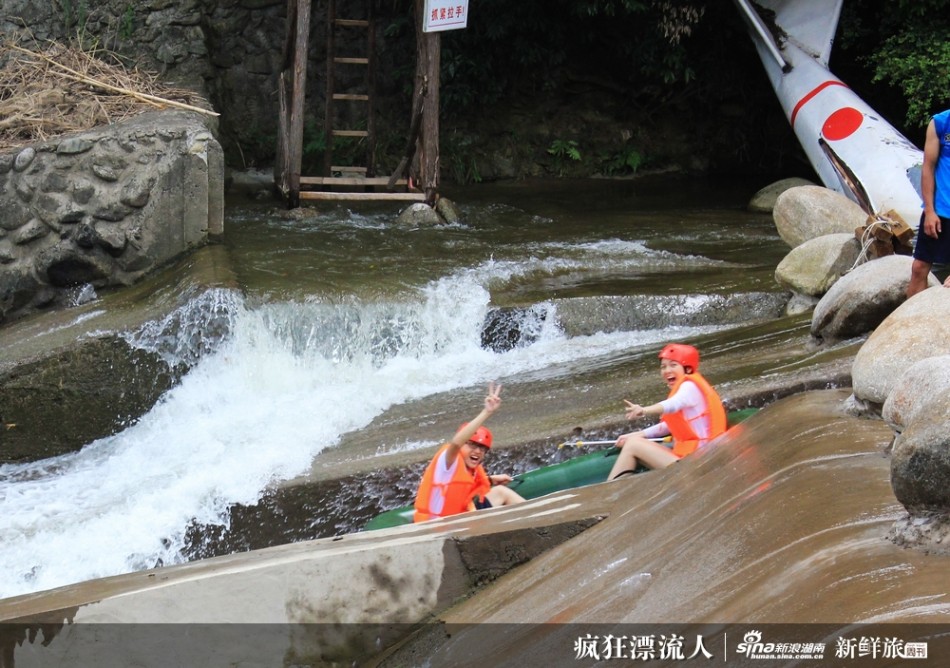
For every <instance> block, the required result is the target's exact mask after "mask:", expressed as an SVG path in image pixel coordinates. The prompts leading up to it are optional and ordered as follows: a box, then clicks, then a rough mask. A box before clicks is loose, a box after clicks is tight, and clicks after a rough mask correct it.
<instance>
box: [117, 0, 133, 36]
mask: <svg viewBox="0 0 950 668" xmlns="http://www.w3.org/2000/svg"><path fill="white" fill-rule="evenodd" d="M134 18H135V7H133V6H132V3H131V2H130V3H129V4H127V5H126V6H125V11H124V12H123V13H122V19H121V21H120V23H119V39H120V40H122V41H126V42H127V41H128V40H130V39H132V32H133V30H134V27H133V19H134Z"/></svg>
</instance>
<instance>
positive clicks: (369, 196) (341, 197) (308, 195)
mask: <svg viewBox="0 0 950 668" xmlns="http://www.w3.org/2000/svg"><path fill="white" fill-rule="evenodd" d="M425 198H426V196H425V194H423V193H330V192H323V191H318V190H303V191H301V192H300V199H301V200H324V201H329V200H336V201H348V200H364V201H368V200H377V201H386V200H389V201H415V202H424V201H425Z"/></svg>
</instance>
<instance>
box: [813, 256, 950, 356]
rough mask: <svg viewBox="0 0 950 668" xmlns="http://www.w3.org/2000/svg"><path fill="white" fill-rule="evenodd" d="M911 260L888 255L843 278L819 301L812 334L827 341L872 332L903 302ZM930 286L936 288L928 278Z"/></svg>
mask: <svg viewBox="0 0 950 668" xmlns="http://www.w3.org/2000/svg"><path fill="white" fill-rule="evenodd" d="M912 263H913V259H912V258H910V257H907V256H905V255H887V256H885V257H882V258H878V259H876V260H872V261H870V262H865V263H864V264H862V265H859V266H858V267H857V268H856V269H854V270H853V271H851V272H850V273H848V274H845V275H844V276H842V277H841V278H840V279H839V280H838V281H837V282H836V283H835V284H834V285H832V286H831V288H830V289H829V290H828V292H827V293H826V294H825V296H824V297H822V298H821V301H819V302H818V305H817V306H816V307H815V312H814V314H813V315H812V319H811V334H812V336H814V337H815V338H817V339H821V340H823V341H826V342H832V341H840V340H842V339H849V338H852V337H855V336H861V335H863V334H867V333H868V332H871V331H873V330H874V328H875V327H877V326H878V325H880V324H881V322H883V320H884V318H886V317H887V316H888V315H890V314H891V313H892V312H893V311H894V309H896V308H897V307H898V306H900V305H901V304H903V303H904V300H905V299H906V292H907V283H908V281H909V279H910V266H911V264H912ZM930 284H931V285H939V282H938V281H937V279H936V277H934V276H932V275H931V277H930Z"/></svg>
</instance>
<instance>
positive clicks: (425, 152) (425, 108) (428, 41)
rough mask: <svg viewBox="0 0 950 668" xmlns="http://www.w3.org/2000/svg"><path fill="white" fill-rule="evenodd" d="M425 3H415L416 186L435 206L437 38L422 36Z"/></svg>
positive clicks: (433, 35)
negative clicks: (420, 101)
mask: <svg viewBox="0 0 950 668" xmlns="http://www.w3.org/2000/svg"><path fill="white" fill-rule="evenodd" d="M424 13H425V2H424V0H416V85H415V89H416V91H424V93H423V94H424V96H425V101H424V103H423V105H422V129H421V134H420V137H419V175H418V177H417V180H418V182H419V183H418V185H419V187H420V188H421V189H422V191H423V192H424V193H425V198H426V202H427V203H428V204H429V205H430V206H433V205H435V200H436V196H437V195H438V190H439V67H440V61H441V47H442V43H441V41H440V35H439V33H438V32H430V33H424V32H422V25H423V22H424V21H425V15H424Z"/></svg>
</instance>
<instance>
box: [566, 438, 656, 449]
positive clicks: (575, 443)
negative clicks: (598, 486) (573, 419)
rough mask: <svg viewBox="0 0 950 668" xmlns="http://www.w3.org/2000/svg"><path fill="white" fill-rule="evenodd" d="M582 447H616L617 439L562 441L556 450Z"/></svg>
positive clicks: (649, 439) (654, 440) (650, 439)
mask: <svg viewBox="0 0 950 668" xmlns="http://www.w3.org/2000/svg"><path fill="white" fill-rule="evenodd" d="M647 440H648V441H653V442H654V443H662V442H664V441H666V440H667V439H666V438H648V439H647ZM582 445H617V439H616V438H615V439H614V440H612V441H564V442H563V443H561V444H560V445H558V446H557V449H558V450H560V449H561V448H567V447H571V448H574V447H580V446H582Z"/></svg>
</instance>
